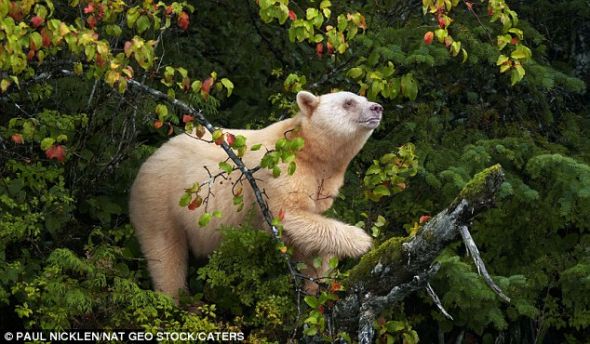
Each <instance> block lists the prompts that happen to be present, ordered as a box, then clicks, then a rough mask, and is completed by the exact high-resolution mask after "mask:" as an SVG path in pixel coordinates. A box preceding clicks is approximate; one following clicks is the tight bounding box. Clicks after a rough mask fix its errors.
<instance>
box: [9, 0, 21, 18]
mask: <svg viewBox="0 0 590 344" xmlns="http://www.w3.org/2000/svg"><path fill="white" fill-rule="evenodd" d="M8 15H9V16H10V17H12V19H14V20H15V21H17V22H19V21H21V20H23V17H24V15H23V11H22V10H21V8H20V6H19V5H17V4H16V2H14V1H12V2H10V9H9V10H8Z"/></svg>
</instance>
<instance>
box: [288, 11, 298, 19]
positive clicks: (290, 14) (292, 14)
mask: <svg viewBox="0 0 590 344" xmlns="http://www.w3.org/2000/svg"><path fill="white" fill-rule="evenodd" d="M289 19H291V21H294V20H296V19H297V13H295V12H293V10H289Z"/></svg>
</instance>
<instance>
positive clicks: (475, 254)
mask: <svg viewBox="0 0 590 344" xmlns="http://www.w3.org/2000/svg"><path fill="white" fill-rule="evenodd" d="M459 233H461V237H462V238H463V242H464V243H465V248H467V252H469V255H471V258H472V259H473V263H474V264H475V266H476V267H477V272H478V273H479V274H480V275H481V277H482V278H483V280H484V281H485V282H486V284H487V285H488V287H490V289H492V290H493V291H494V293H496V294H498V296H499V297H500V298H501V299H502V300H503V301H504V302H508V303H510V298H509V297H508V296H506V294H504V292H503V291H502V289H500V287H498V285H497V284H496V283H495V282H494V280H492V277H491V276H490V274H489V273H488V270H487V269H486V266H485V264H484V262H483V260H482V259H481V256H480V254H479V249H478V248H477V245H475V241H473V238H472V237H471V233H469V229H468V228H467V226H459Z"/></svg>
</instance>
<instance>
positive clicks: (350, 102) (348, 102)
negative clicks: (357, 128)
mask: <svg viewBox="0 0 590 344" xmlns="http://www.w3.org/2000/svg"><path fill="white" fill-rule="evenodd" d="M355 104H356V102H355V101H354V100H353V99H347V100H346V101H345V102H344V108H345V109H348V108H350V107H352V106H354V105H355Z"/></svg>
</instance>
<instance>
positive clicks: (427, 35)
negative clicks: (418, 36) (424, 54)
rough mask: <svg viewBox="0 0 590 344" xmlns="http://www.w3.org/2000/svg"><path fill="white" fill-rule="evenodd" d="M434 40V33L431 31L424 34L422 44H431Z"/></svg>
mask: <svg viewBox="0 0 590 344" xmlns="http://www.w3.org/2000/svg"><path fill="white" fill-rule="evenodd" d="M433 38H434V33H433V32H432V31H428V32H427V33H425V34H424V43H425V44H426V45H430V44H432V39H433Z"/></svg>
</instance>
